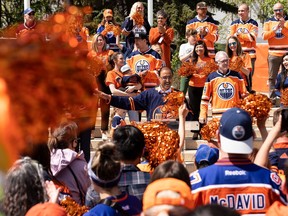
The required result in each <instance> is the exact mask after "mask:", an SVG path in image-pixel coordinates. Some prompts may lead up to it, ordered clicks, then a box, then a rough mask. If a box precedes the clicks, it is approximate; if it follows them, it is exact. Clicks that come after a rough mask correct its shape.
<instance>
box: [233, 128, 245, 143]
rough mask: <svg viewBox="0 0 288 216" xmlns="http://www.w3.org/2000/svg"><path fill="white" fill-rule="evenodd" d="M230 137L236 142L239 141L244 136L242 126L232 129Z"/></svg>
mask: <svg viewBox="0 0 288 216" xmlns="http://www.w3.org/2000/svg"><path fill="white" fill-rule="evenodd" d="M232 136H233V137H234V138H235V139H237V140H241V139H242V138H243V137H244V136H245V129H244V128H243V127H242V126H235V127H234V128H233V129H232Z"/></svg>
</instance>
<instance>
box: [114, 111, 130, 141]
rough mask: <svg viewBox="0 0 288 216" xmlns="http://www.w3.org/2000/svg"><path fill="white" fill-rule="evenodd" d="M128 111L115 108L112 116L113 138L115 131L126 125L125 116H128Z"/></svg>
mask: <svg viewBox="0 0 288 216" xmlns="http://www.w3.org/2000/svg"><path fill="white" fill-rule="evenodd" d="M126 112H127V111H126V110H123V109H119V108H116V107H115V108H114V112H113V114H112V115H111V116H112V120H111V130H110V133H111V137H112V136H113V133H114V130H115V129H116V128H117V127H119V126H124V125H126V122H125V115H126Z"/></svg>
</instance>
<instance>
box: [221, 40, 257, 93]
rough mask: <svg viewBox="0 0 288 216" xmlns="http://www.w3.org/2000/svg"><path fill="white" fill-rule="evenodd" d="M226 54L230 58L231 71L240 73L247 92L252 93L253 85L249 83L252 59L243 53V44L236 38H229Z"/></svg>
mask: <svg viewBox="0 0 288 216" xmlns="http://www.w3.org/2000/svg"><path fill="white" fill-rule="evenodd" d="M226 53H227V54H228V56H229V58H230V62H229V65H230V67H229V68H230V70H234V71H237V72H239V73H240V74H241V76H242V77H243V79H244V81H245V86H246V88H247V90H248V91H251V88H250V86H251V85H250V83H249V82H248V80H249V79H248V76H249V74H250V72H251V71H252V65H251V58H250V56H249V54H247V53H244V52H243V50H242V46H241V43H240V41H239V39H238V38H237V37H236V36H230V37H228V39H227V43H226Z"/></svg>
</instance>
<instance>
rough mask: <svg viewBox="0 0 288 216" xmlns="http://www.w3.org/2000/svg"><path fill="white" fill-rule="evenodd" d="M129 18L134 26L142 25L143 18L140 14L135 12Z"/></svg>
mask: <svg viewBox="0 0 288 216" xmlns="http://www.w3.org/2000/svg"><path fill="white" fill-rule="evenodd" d="M131 18H132V19H133V20H134V21H135V23H136V25H141V26H143V25H144V17H143V15H142V14H141V13H138V12H136V13H134V14H133V15H132V17H131Z"/></svg>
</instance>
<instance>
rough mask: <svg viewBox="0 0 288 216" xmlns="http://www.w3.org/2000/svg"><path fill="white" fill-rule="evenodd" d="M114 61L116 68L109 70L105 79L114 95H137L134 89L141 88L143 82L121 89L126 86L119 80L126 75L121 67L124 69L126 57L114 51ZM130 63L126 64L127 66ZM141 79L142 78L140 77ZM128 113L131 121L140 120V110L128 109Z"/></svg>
mask: <svg viewBox="0 0 288 216" xmlns="http://www.w3.org/2000/svg"><path fill="white" fill-rule="evenodd" d="M112 61H113V63H114V65H115V66H114V69H113V70H111V71H109V72H108V73H107V77H106V80H105V84H106V85H107V86H108V87H109V89H110V91H111V93H112V95H118V96H129V97H131V96H135V95H136V93H135V92H134V90H136V91H137V90H140V89H141V87H142V85H141V82H138V83H137V84H135V85H133V86H128V88H126V89H125V90H124V91H123V89H121V88H122V87H124V86H123V85H122V84H121V82H119V81H120V80H122V79H123V77H124V73H123V72H122V71H121V69H123V66H124V57H123V54H122V53H119V52H118V53H114V54H113V55H112ZM127 66H128V65H126V67H127ZM128 69H130V67H129V66H128ZM139 79H140V78H139ZM128 115H129V120H130V121H136V122H138V121H139V112H138V111H128Z"/></svg>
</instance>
